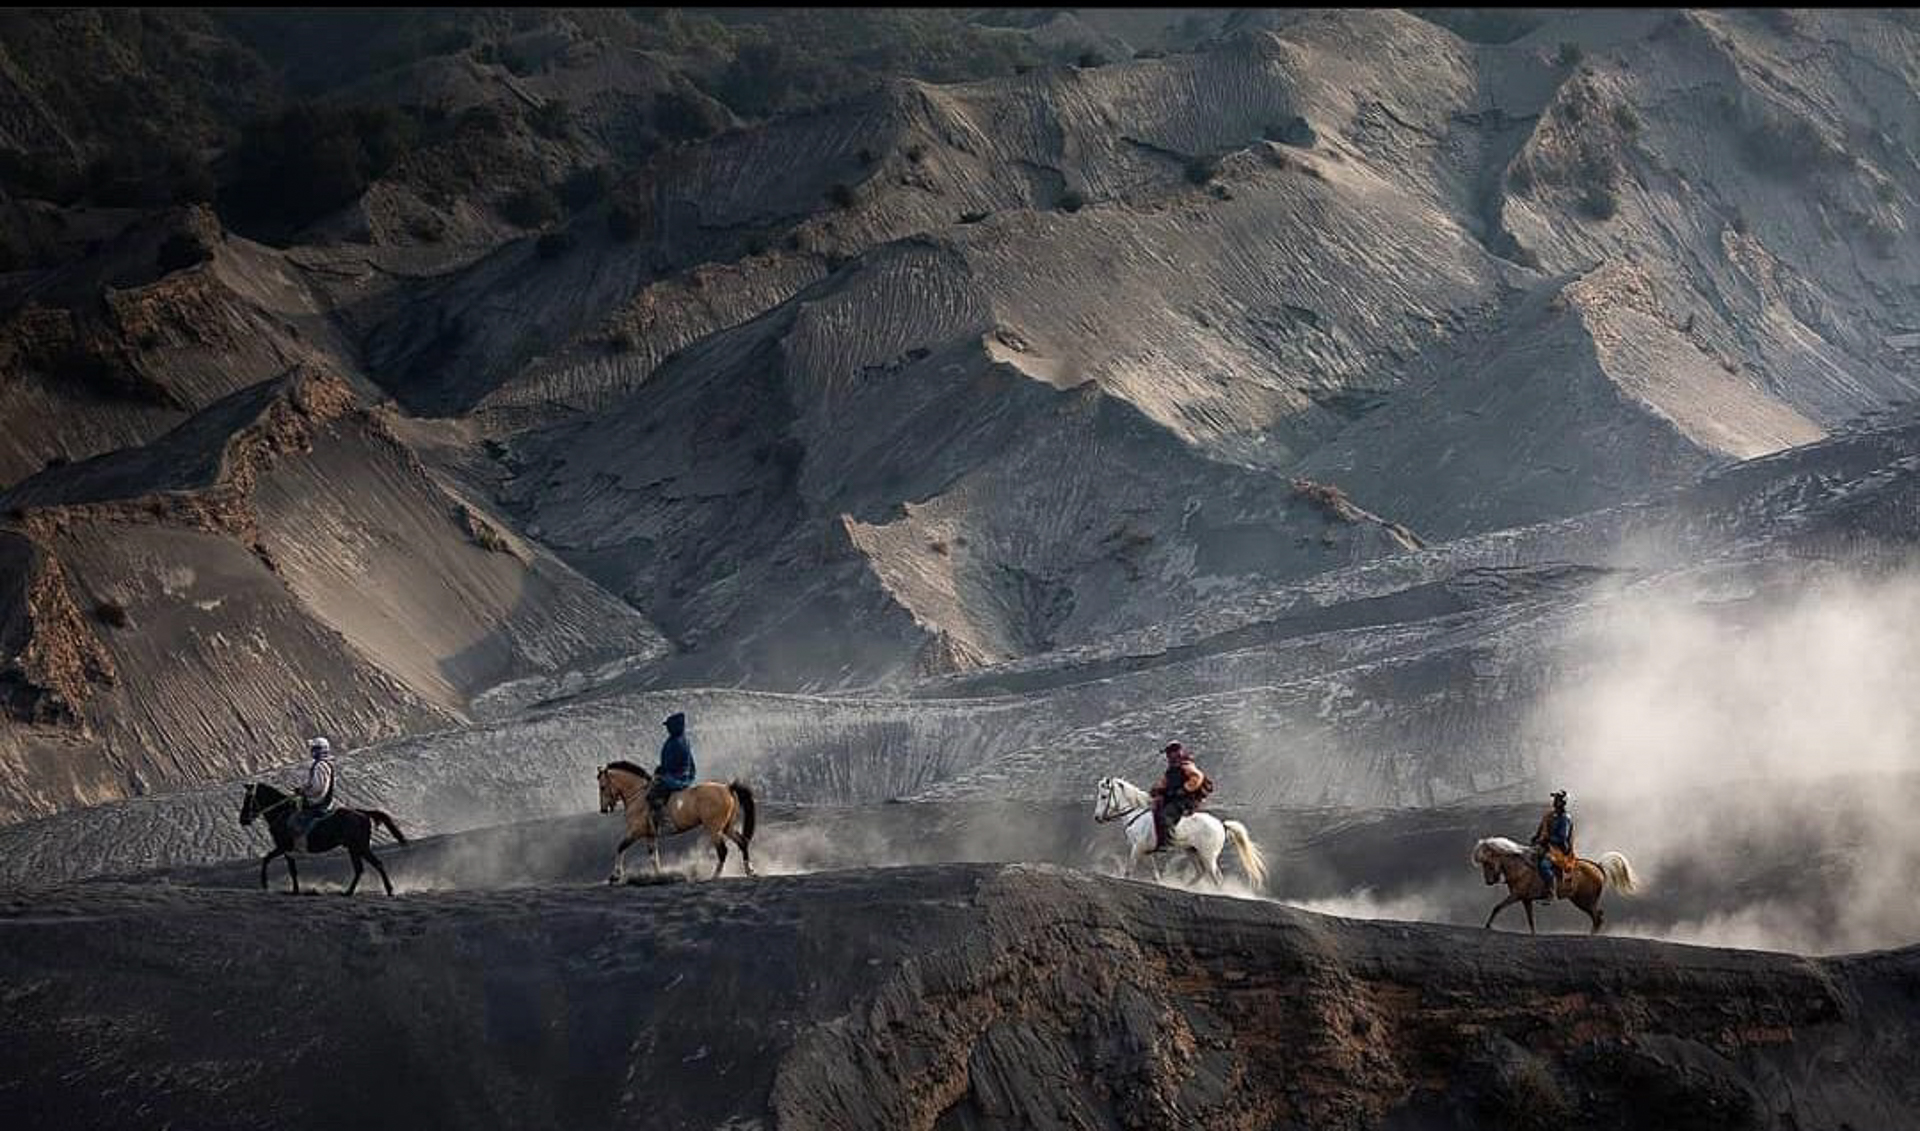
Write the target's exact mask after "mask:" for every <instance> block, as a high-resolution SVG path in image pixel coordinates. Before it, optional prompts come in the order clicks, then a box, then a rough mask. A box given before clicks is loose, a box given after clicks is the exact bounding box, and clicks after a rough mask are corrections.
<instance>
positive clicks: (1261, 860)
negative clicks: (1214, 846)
mask: <svg viewBox="0 0 1920 1131" xmlns="http://www.w3.org/2000/svg"><path fill="white" fill-rule="evenodd" d="M1220 825H1221V827H1222V828H1224V829H1226V830H1227V839H1228V840H1231V841H1232V842H1233V847H1234V848H1235V850H1237V851H1238V852H1239V853H1240V866H1241V867H1243V868H1245V869H1246V870H1247V879H1249V880H1251V881H1252V882H1253V889H1254V890H1255V891H1265V890H1266V888H1267V858H1266V857H1265V856H1264V855H1262V854H1261V852H1260V846H1259V845H1257V844H1255V843H1253V837H1251V836H1249V835H1248V834H1247V826H1245V825H1243V824H1241V823H1240V822H1238V821H1222V822H1220Z"/></svg>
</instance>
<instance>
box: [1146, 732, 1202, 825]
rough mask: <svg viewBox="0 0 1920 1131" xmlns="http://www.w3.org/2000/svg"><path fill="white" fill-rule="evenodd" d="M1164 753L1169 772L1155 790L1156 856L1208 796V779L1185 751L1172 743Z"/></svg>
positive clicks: (1153, 791)
mask: <svg viewBox="0 0 1920 1131" xmlns="http://www.w3.org/2000/svg"><path fill="white" fill-rule="evenodd" d="M1161 753H1163V754H1165V755H1166V756H1167V772H1166V774H1165V776H1163V777H1162V778H1161V779H1160V784H1159V785H1156V786H1154V787H1153V790H1152V793H1153V831H1154V835H1155V837H1156V839H1155V841H1154V850H1155V851H1156V852H1157V851H1159V850H1160V849H1162V848H1165V847H1166V845H1167V841H1168V839H1169V837H1170V836H1171V834H1172V831H1173V827H1174V826H1175V825H1178V824H1179V823H1180V822H1181V821H1183V820H1185V819H1186V817H1187V815H1188V814H1190V813H1192V812H1193V811H1194V810H1196V809H1198V808H1200V802H1201V801H1202V800H1204V799H1205V797H1206V795H1207V792H1208V787H1207V775H1206V774H1204V773H1202V772H1201V770H1200V767H1199V766H1196V765H1194V764H1193V755H1191V754H1189V753H1187V749H1186V747H1184V746H1182V745H1180V744H1179V743H1178V742H1169V743H1167V745H1166V748H1165V749H1164V750H1162V751H1161Z"/></svg>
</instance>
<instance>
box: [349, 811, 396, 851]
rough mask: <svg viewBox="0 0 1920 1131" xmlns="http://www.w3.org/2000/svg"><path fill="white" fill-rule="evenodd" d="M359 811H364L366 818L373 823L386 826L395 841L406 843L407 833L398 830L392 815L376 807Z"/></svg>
mask: <svg viewBox="0 0 1920 1131" xmlns="http://www.w3.org/2000/svg"><path fill="white" fill-rule="evenodd" d="M360 811H361V812H362V813H365V814H366V815H367V820H369V821H371V822H373V823H374V824H376V825H385V826H387V831H388V832H390V833H392V834H393V839H394V841H395V842H396V843H398V844H405V843H407V834H405V833H403V832H401V831H400V826H399V825H396V824H394V823H393V818H392V817H389V816H387V815H386V814H385V813H384V812H382V811H380V810H378V809H362V810H360Z"/></svg>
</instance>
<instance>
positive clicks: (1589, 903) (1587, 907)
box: [1473, 836, 1638, 935]
mask: <svg viewBox="0 0 1920 1131" xmlns="http://www.w3.org/2000/svg"><path fill="white" fill-rule="evenodd" d="M1473 862H1474V863H1475V864H1478V865H1479V866H1480V872H1481V874H1482V875H1483V876H1484V877H1486V881H1487V885H1488V886H1489V887H1491V886H1492V885H1494V884H1497V883H1499V882H1500V881H1501V880H1505V881H1506V882H1507V898H1505V899H1503V900H1501V901H1500V902H1499V903H1497V904H1495V905H1494V908H1493V911H1492V912H1491V913H1489V914H1488V915H1487V928H1488V929H1489V930H1491V929H1492V928H1493V918H1494V916H1495V915H1498V914H1500V912H1501V911H1502V910H1504V909H1505V908H1506V906H1507V905H1508V904H1509V903H1518V904H1520V906H1521V907H1523V908H1525V909H1526V912H1527V931H1528V933H1530V934H1531V933H1537V932H1535V931H1534V927H1533V901H1534V900H1536V899H1543V898H1545V897H1546V894H1547V883H1546V881H1545V880H1542V879H1541V878H1540V870H1539V868H1537V867H1535V865H1534V857H1533V852H1532V850H1531V849H1529V848H1527V847H1526V846H1525V845H1523V844H1521V843H1519V842H1518V841H1513V840H1508V839H1507V838H1506V837H1503V836H1490V837H1487V838H1485V839H1484V840H1481V841H1480V842H1479V843H1478V844H1475V845H1474V846H1473ZM1609 882H1611V883H1612V884H1613V886H1614V887H1617V888H1619V889H1620V894H1621V895H1632V894H1633V893H1634V892H1635V891H1636V890H1638V886H1637V883H1636V881H1635V880H1634V877H1633V865H1631V864H1629V863H1627V858H1626V857H1625V856H1622V855H1621V854H1620V853H1618V852H1605V853H1602V854H1601V855H1600V859H1599V861H1597V862H1596V861H1593V860H1580V861H1579V862H1578V865H1577V866H1576V867H1575V868H1574V871H1573V874H1572V875H1571V876H1561V877H1560V890H1559V891H1557V892H1555V893H1554V894H1555V895H1557V896H1562V897H1566V898H1571V899H1572V900H1573V905H1574V906H1575V907H1578V908H1579V909H1580V910H1582V911H1584V912H1586V913H1587V918H1589V919H1592V920H1593V929H1592V930H1589V931H1588V932H1587V933H1588V934H1590V935H1594V934H1599V933H1600V924H1602V923H1604V922H1606V919H1607V913H1606V912H1604V911H1602V910H1600V894H1601V893H1602V892H1604V891H1605V890H1606V887H1607V884H1608V883H1609ZM1569 885H1571V887H1569Z"/></svg>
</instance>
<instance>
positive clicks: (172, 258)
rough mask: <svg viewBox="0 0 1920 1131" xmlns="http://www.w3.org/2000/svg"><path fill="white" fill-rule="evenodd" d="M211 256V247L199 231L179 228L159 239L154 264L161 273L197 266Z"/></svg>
mask: <svg viewBox="0 0 1920 1131" xmlns="http://www.w3.org/2000/svg"><path fill="white" fill-rule="evenodd" d="M212 258H213V249H212V248H211V247H208V246H207V241H206V240H205V239H204V238H202V237H201V235H200V233H199V232H196V231H194V230H192V229H190V228H179V229H176V230H174V231H172V232H169V233H167V238H166V239H164V240H161V241H160V248H159V250H158V251H157V252H156V253H155V255H154V266H155V267H157V268H159V270H160V273H161V274H162V275H165V274H169V273H171V272H174V271H181V270H184V269H186V268H188V267H193V266H197V265H198V264H201V263H205V262H206V261H207V260H209V259H212Z"/></svg>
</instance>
